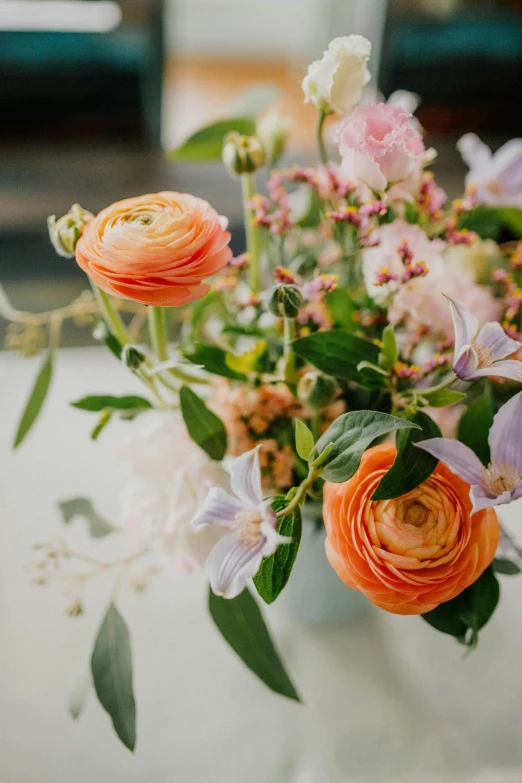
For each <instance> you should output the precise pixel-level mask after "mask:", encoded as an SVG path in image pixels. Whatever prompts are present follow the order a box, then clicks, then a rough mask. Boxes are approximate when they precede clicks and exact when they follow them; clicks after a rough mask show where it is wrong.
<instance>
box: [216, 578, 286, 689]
mask: <svg viewBox="0 0 522 783" xmlns="http://www.w3.org/2000/svg"><path fill="white" fill-rule="evenodd" d="M208 607H209V610H210V615H211V617H212V619H213V620H214V622H215V624H216V626H217V628H218V630H219V631H220V632H221V634H222V636H223V638H224V639H225V641H226V642H228V644H229V645H230V646H231V647H232V649H233V650H234V652H235V653H237V655H238V656H239V657H240V658H241V660H242V661H243V662H244V663H245V664H246V665H247V666H248V668H249V669H250V671H252V672H253V673H254V674H256V675H257V676H258V677H259V678H260V680H262V681H263V682H264V683H265V685H267V686H268V687H269V688H270V689H271V690H273V691H275V692H276V693H279V694H281V696H286V697H287V698H289V699H293V700H295V701H300V699H299V696H298V694H297V691H296V690H295V688H294V686H293V684H292V682H291V680H290V678H289V677H288V674H287V673H286V670H285V668H284V666H283V663H282V661H281V659H280V657H279V655H278V653H277V650H276V649H275V647H274V643H273V641H272V639H271V638H270V634H269V633H268V629H267V627H266V625H265V621H264V619H263V615H262V614H261V611H260V609H259V607H258V605H257V603H256V601H255V600H254V598H253V597H252V595H251V594H250V593H249V591H248V590H247V589H245V590H243V592H242V593H241V594H240V595H238V596H237V597H236V598H230V599H228V598H221V597H220V596H217V595H214V593H213V592H212V591H210V593H209V602H208Z"/></svg>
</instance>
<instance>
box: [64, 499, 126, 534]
mask: <svg viewBox="0 0 522 783" xmlns="http://www.w3.org/2000/svg"><path fill="white" fill-rule="evenodd" d="M58 508H59V509H60V511H61V514H62V517H63V522H64V524H65V525H68V524H69V523H70V522H72V520H73V519H75V517H82V518H83V519H85V520H87V524H88V525H89V533H90V534H91V536H92V537H93V538H103V536H108V535H109V533H112V532H113V531H114V530H116V528H115V527H113V525H111V524H110V523H109V522H107V520H106V519H104V518H103V517H102V516H100V514H98V512H97V511H96V509H95V508H94V506H93V505H92V503H91V501H90V500H89V499H88V498H71V499H70V500H62V502H61V503H58Z"/></svg>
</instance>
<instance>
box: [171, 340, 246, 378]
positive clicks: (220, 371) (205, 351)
mask: <svg viewBox="0 0 522 783" xmlns="http://www.w3.org/2000/svg"><path fill="white" fill-rule="evenodd" d="M226 357H227V354H226V352H225V351H223V350H222V349H221V348H218V346H217V345H208V344H205V343H201V344H200V345H197V346H196V347H195V348H194V350H193V351H192V352H191V353H186V354H185V358H186V359H188V360H189V361H190V362H192V363H193V364H199V365H201V366H202V367H204V369H205V370H206V371H207V372H210V373H212V374H213V375H221V376H222V377H223V378H232V379H233V380H236V381H246V375H244V373H240V372H236V371H235V370H233V369H232V368H231V367H229V366H228V364H227V361H226Z"/></svg>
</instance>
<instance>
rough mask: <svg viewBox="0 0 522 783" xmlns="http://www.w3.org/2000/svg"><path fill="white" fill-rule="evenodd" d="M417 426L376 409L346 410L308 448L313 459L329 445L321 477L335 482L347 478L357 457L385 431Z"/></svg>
mask: <svg viewBox="0 0 522 783" xmlns="http://www.w3.org/2000/svg"><path fill="white" fill-rule="evenodd" d="M401 429H405V430H406V429H420V428H419V426H418V425H417V424H414V423H413V422H411V421H407V420H406V419H399V418H397V417H396V416H390V415H389V414H387V413H377V412H376V411H350V412H349V413H344V414H343V415H342V416H339V418H337V419H335V421H333V422H332V424H330V426H329V427H328V429H327V430H326V432H325V433H324V434H323V435H322V436H321V437H320V438H319V440H318V441H317V443H316V444H315V447H314V450H313V452H312V459H314V460H315V459H317V457H318V456H319V455H320V454H321V452H322V451H324V449H326V447H327V446H328V445H329V444H331V449H330V451H329V453H328V455H327V457H326V459H325V460H324V462H323V465H324V466H325V467H323V471H322V474H321V476H322V478H324V479H326V480H327V481H333V482H334V483H336V484H338V483H341V482H343V481H348V479H349V478H351V477H352V476H353V474H354V473H355V472H356V470H357V468H358V467H359V464H360V462H361V457H362V455H363V453H364V452H365V451H366V449H367V448H368V447H369V446H370V445H371V443H372V442H373V441H374V440H376V439H377V438H380V437H382V436H383V435H387V434H388V433H389V432H393V431H395V430H401Z"/></svg>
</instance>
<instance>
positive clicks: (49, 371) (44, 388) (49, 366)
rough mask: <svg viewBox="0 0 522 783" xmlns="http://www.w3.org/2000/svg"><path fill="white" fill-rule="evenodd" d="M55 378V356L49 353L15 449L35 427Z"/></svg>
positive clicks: (31, 397)
mask: <svg viewBox="0 0 522 783" xmlns="http://www.w3.org/2000/svg"><path fill="white" fill-rule="evenodd" d="M52 376H53V354H52V351H49V352H48V353H47V355H46V356H45V359H44V361H43V364H42V366H41V367H40V370H39V372H38V375H37V376H36V380H35V382H34V386H33V388H32V391H31V394H30V395H29V399H28V401H27V404H26V406H25V408H24V412H23V413H22V417H21V419H20V422H19V424H18V429H17V430H16V435H15V438H14V442H13V448H14V449H17V448H18V446H19V445H20V444H21V443H22V441H23V440H24V439H25V438H26V437H27V435H28V434H29V431H30V430H31V428H32V427H33V425H34V423H35V422H36V419H37V418H38V415H39V414H40V411H41V410H42V406H43V404H44V402H45V398H46V396H47V392H48V391H49V386H50V385H51V378H52Z"/></svg>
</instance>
